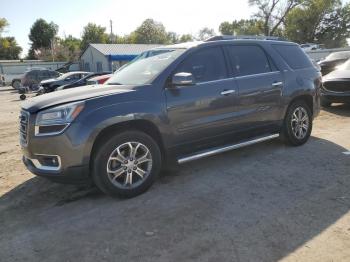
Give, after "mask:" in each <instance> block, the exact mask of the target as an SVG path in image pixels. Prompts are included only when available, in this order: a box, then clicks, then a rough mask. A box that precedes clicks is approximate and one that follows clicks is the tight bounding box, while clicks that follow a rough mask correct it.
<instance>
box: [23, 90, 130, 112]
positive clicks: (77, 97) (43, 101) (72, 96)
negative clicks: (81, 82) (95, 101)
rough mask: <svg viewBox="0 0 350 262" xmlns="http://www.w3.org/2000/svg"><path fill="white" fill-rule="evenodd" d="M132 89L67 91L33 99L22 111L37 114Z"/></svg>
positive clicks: (27, 102) (24, 105)
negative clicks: (60, 106)
mask: <svg viewBox="0 0 350 262" xmlns="http://www.w3.org/2000/svg"><path fill="white" fill-rule="evenodd" d="M132 88H133V86H122V85H103V86H101V85H96V86H81V87H77V88H72V89H65V90H60V91H56V92H52V93H48V94H44V95H41V96H36V97H34V98H31V99H29V100H28V101H26V102H24V103H23V104H22V109H24V110H26V111H28V112H30V113H35V112H37V111H39V110H41V109H44V108H48V107H52V106H56V105H61V104H66V103H70V102H75V101H82V100H87V99H91V98H96V97H102V96H108V95H114V94H120V93H126V92H131V91H133V90H132Z"/></svg>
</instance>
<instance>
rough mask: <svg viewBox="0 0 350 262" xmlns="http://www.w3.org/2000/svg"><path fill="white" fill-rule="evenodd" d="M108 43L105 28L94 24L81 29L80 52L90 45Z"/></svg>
mask: <svg viewBox="0 0 350 262" xmlns="http://www.w3.org/2000/svg"><path fill="white" fill-rule="evenodd" d="M107 42H108V35H107V34H106V28H105V27H102V26H99V25H96V24H94V23H88V24H87V25H86V26H85V27H84V29H83V36H82V39H81V46H80V47H81V50H84V49H85V48H86V47H87V46H88V45H89V44H90V43H94V44H96V43H101V44H105V43H107Z"/></svg>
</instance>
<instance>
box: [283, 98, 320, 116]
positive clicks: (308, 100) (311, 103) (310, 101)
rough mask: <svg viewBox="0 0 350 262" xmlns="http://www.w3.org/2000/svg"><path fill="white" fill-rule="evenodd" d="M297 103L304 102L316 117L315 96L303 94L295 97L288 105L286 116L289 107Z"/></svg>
mask: <svg viewBox="0 0 350 262" xmlns="http://www.w3.org/2000/svg"><path fill="white" fill-rule="evenodd" d="M296 101H303V102H304V103H306V105H307V106H308V107H309V109H310V110H311V114H312V116H313V115H314V99H313V96H312V95H311V94H301V95H297V96H295V97H294V98H293V99H292V100H291V101H290V102H289V103H288V107H287V108H286V112H285V114H284V115H286V114H287V112H288V109H289V107H290V106H291V105H292V104H293V103H294V102H296Z"/></svg>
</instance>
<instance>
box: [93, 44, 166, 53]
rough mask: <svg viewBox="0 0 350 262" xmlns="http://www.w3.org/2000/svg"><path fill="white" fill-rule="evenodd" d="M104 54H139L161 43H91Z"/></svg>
mask: <svg viewBox="0 0 350 262" xmlns="http://www.w3.org/2000/svg"><path fill="white" fill-rule="evenodd" d="M90 46H91V47H93V48H95V49H96V50H98V51H99V52H101V53H102V54H103V55H139V54H141V53H142V52H144V51H147V50H149V49H152V48H155V47H159V46H160V45H151V44H150V45H149V44H90Z"/></svg>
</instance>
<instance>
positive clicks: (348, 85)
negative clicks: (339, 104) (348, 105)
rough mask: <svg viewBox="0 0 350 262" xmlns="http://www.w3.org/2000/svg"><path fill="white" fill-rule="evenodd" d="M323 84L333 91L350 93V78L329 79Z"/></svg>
mask: <svg viewBox="0 0 350 262" xmlns="http://www.w3.org/2000/svg"><path fill="white" fill-rule="evenodd" d="M323 86H324V88H325V89H326V90H328V91H331V92H338V93H344V92H349V93H350V80H349V81H329V82H325V83H323Z"/></svg>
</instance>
